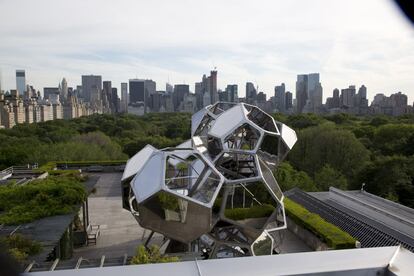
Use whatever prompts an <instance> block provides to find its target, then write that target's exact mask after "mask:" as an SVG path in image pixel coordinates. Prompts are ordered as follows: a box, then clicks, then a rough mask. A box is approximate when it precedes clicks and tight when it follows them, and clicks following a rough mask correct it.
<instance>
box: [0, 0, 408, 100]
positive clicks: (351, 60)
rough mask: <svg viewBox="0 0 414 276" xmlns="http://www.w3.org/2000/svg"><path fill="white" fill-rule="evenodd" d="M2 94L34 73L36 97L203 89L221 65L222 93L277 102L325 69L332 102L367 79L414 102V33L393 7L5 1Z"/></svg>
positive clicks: (373, 87) (1, 12) (371, 90)
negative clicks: (234, 89)
mask: <svg viewBox="0 0 414 276" xmlns="http://www.w3.org/2000/svg"><path fill="white" fill-rule="evenodd" d="M0 21H1V24H0V37H1V38H2V43H1V44H0V70H1V74H2V89H4V90H10V89H15V86H16V83H15V70H16V69H24V70H26V80H27V83H28V84H32V85H34V87H35V88H36V89H37V90H40V91H42V88H43V87H49V86H57V85H58V83H59V82H60V81H61V80H62V78H63V77H65V78H66V79H67V80H68V84H69V86H72V87H76V85H79V84H81V75H89V74H97V75H102V78H103V80H111V81H112V85H113V87H117V88H118V89H119V88H120V83H121V82H127V81H128V79H130V78H135V77H138V78H145V79H147V78H148V79H153V80H154V81H156V82H157V89H158V90H164V89H165V82H167V81H169V82H170V83H172V84H178V83H187V84H189V85H190V87H191V90H192V91H194V83H195V82H197V81H200V80H201V77H202V75H203V74H208V73H209V71H210V70H212V69H213V68H214V67H217V70H218V86H219V88H222V89H224V88H225V86H226V85H227V84H238V85H239V95H240V96H244V94H245V83H246V82H247V81H252V82H253V83H255V84H256V85H258V86H259V91H263V92H265V93H266V94H267V95H268V97H270V96H272V95H273V93H274V86H275V85H279V84H280V83H282V82H284V83H285V84H286V89H287V90H288V91H291V92H292V93H293V94H294V95H295V81H296V75H297V74H305V73H313V72H318V73H320V77H321V83H322V86H323V90H324V91H323V96H324V99H326V97H329V96H331V95H332V90H333V89H334V88H338V89H343V88H346V87H348V86H349V85H355V86H356V87H357V88H358V87H359V86H361V85H362V84H364V85H365V86H367V88H368V97H369V99H370V100H372V98H373V96H374V95H375V94H376V93H384V94H386V95H390V94H392V93H396V92H398V91H401V92H403V93H405V94H407V95H408V100H409V102H408V103H409V104H410V105H411V104H412V103H413V101H414V78H413V75H414V68H413V65H414V27H413V26H412V25H411V24H410V23H409V22H408V21H407V20H406V19H405V18H404V17H403V16H402V14H401V13H400V12H399V10H398V8H397V7H396V6H395V4H394V3H393V2H391V1H385V0H381V1H375V0H369V1H362V2H361V1H356V0H352V1H346V2H341V1H312V2H310V1H286V2H282V1H270V0H260V1H255V2H254V3H253V2H252V1H235V0H228V1H225V2H224V1H217V0H215V1H204V2H202V1H184V0H180V1H167V2H163V1H159V0H158V1H151V2H147V1H122V0H121V1H116V2H111V1H100V0H90V1H70V2H69V1H67V2H64V3H63V2H62V1H53V0H40V1H29V0H13V1H12V0H0Z"/></svg>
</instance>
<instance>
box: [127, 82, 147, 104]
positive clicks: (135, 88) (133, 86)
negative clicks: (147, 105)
mask: <svg viewBox="0 0 414 276" xmlns="http://www.w3.org/2000/svg"><path fill="white" fill-rule="evenodd" d="M144 99H145V80H140V79H131V80H129V102H130V103H137V102H144Z"/></svg>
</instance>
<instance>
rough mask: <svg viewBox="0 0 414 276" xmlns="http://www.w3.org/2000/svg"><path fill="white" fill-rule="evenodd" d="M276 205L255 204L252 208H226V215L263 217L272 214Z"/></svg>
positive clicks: (233, 216) (238, 218) (240, 217)
mask: <svg viewBox="0 0 414 276" xmlns="http://www.w3.org/2000/svg"><path fill="white" fill-rule="evenodd" d="M274 210H275V207H273V206H272V205H270V204H263V205H255V206H252V207H250V208H233V209H226V210H225V211H224V215H225V216H226V217H227V218H229V219H234V220H243V219H248V218H263V217H268V216H270V215H271V214H272V213H273V211H274Z"/></svg>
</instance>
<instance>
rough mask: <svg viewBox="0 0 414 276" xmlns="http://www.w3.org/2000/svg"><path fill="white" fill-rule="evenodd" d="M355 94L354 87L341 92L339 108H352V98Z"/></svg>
mask: <svg viewBox="0 0 414 276" xmlns="http://www.w3.org/2000/svg"><path fill="white" fill-rule="evenodd" d="M355 94H356V88H355V85H350V86H349V87H348V88H345V89H342V90H341V106H342V107H346V108H351V107H354V97H355Z"/></svg>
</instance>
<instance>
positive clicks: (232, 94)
mask: <svg viewBox="0 0 414 276" xmlns="http://www.w3.org/2000/svg"><path fill="white" fill-rule="evenodd" d="M237 90H238V87H237V84H228V85H227V87H226V92H227V98H228V101H229V102H232V103H237V102H238V100H239V95H238V91H237Z"/></svg>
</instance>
